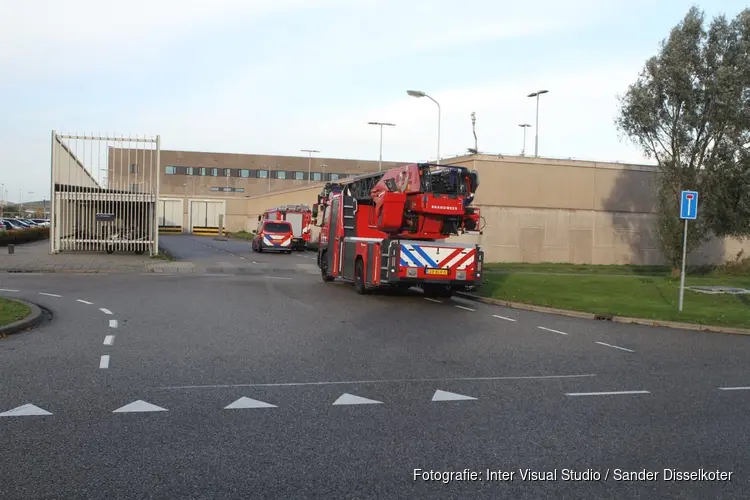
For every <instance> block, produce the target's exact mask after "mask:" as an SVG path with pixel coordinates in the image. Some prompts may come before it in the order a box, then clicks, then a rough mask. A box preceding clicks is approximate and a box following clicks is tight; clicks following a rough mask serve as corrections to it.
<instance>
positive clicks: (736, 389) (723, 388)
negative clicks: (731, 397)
mask: <svg viewBox="0 0 750 500" xmlns="http://www.w3.org/2000/svg"><path fill="white" fill-rule="evenodd" d="M719 390H720V391H750V387H719Z"/></svg>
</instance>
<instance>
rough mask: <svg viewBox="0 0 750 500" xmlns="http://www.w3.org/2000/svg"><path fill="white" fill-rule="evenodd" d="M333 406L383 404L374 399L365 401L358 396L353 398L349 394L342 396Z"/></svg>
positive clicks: (365, 399)
mask: <svg viewBox="0 0 750 500" xmlns="http://www.w3.org/2000/svg"><path fill="white" fill-rule="evenodd" d="M333 404H334V405H373V404H383V402H382V401H375V400H374V399H367V398H362V397H359V396H353V395H351V394H342V395H341V396H340V397H339V398H338V399H337V400H336V401H334V402H333Z"/></svg>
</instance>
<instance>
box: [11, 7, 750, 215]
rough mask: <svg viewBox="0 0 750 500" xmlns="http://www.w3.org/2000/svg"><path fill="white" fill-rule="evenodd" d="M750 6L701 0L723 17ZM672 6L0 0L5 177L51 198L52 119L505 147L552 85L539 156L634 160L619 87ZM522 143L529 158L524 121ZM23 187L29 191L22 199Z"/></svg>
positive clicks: (178, 141)
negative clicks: (621, 128) (623, 133)
mask: <svg viewBox="0 0 750 500" xmlns="http://www.w3.org/2000/svg"><path fill="white" fill-rule="evenodd" d="M745 3H746V2H741V1H737V0H721V1H717V0H715V1H710V2H703V4H702V5H701V6H702V7H703V8H704V9H705V10H706V11H707V13H708V14H709V15H713V14H715V13H718V12H727V13H728V14H729V15H731V16H734V15H736V13H737V12H739V10H740V9H741V8H742V7H743V6H744V4H745ZM690 4H691V2H688V1H677V0H662V1H661V2H654V1H653V0H649V1H646V0H627V1H625V0H569V1H567V2H560V1H558V0H535V1H534V2H519V1H517V0H513V1H506V0H494V1H490V0H464V1H460V2H456V1H444V0H400V1H398V2H397V1H395V0H272V1H263V0H212V1H206V2H202V1H185V0H181V1H176V0H128V1H127V2H104V1H101V0H65V1H62V0H55V1H49V0H24V1H23V2H21V1H17V0H0V47H2V50H0V102H2V108H1V109H2V114H1V115H0V116H1V117H2V118H0V151H1V152H2V156H1V157H2V159H3V163H2V164H0V183H3V184H4V185H5V188H6V189H7V191H8V195H9V199H10V200H12V201H18V199H19V197H20V196H21V195H23V196H24V197H25V199H26V200H28V199H29V198H34V199H40V198H42V197H45V196H48V194H49V168H50V160H49V155H50V152H49V146H50V131H51V130H52V129H56V130H57V131H58V132H59V133H80V134H82V133H84V132H87V133H89V134H90V133H92V132H96V133H107V132H108V133H110V134H112V133H117V134H160V135H161V138H162V148H163V149H178V150H179V149H185V150H193V151H216V152H232V153H260V154H285V155H296V154H304V153H299V150H300V149H306V148H309V149H318V150H321V152H322V156H325V157H333V158H361V159H372V160H376V159H377V157H378V130H377V128H376V127H372V126H368V125H367V124H366V123H367V122H368V121H389V122H393V123H396V125H397V126H396V127H395V128H393V129H386V130H385V138H384V159H386V160H394V161H420V160H428V159H434V158H435V156H436V149H437V107H436V106H435V105H434V104H433V103H432V102H431V101H429V100H427V99H415V98H410V97H408V96H407V95H406V90H407V89H410V88H411V89H417V90H422V91H425V92H427V93H428V94H430V95H431V96H432V97H434V98H435V99H436V100H437V101H438V102H440V104H441V107H442V142H441V156H443V157H447V156H453V155H457V154H460V153H462V152H465V150H466V148H468V147H473V143H474V139H473V136H472V133H471V119H470V115H471V112H472V111H474V112H476V116H477V134H478V136H479V149H480V150H481V151H485V152H491V153H504V154H518V153H520V151H521V148H522V147H523V144H522V142H523V139H522V138H523V134H522V129H521V128H519V127H518V124H519V123H525V122H527V123H530V124H532V125H533V124H534V111H535V103H534V100H533V99H529V98H527V97H526V95H527V94H528V93H530V92H532V91H535V90H538V89H549V91H550V92H549V94H546V95H544V96H543V97H542V102H541V107H540V109H541V111H540V125H539V129H540V130H539V132H540V141H539V154H540V156H550V157H560V158H570V157H572V158H581V159H591V160H606V161H623V162H637V163H644V162H646V160H645V159H644V158H643V157H642V155H641V153H640V151H638V150H637V149H636V148H635V147H633V146H632V145H630V144H629V143H628V142H627V141H624V140H621V139H620V137H619V136H618V132H617V130H616V129H615V127H614V125H613V120H614V117H615V115H616V112H617V100H616V96H617V95H618V94H621V93H622V92H624V91H625V90H626V89H627V86H628V84H630V83H631V82H632V81H633V80H634V79H635V78H636V77H637V74H638V72H639V70H640V69H641V67H642V66H643V63H644V61H645V59H646V58H647V57H649V56H650V55H652V54H654V53H655V52H656V50H657V49H658V44H659V41H660V40H661V39H663V38H664V37H666V36H667V34H668V32H669V29H670V28H671V27H672V26H673V25H675V24H676V23H677V22H679V21H680V20H681V19H682V17H683V16H684V14H685V13H686V12H687V10H688V8H689V7H690ZM526 149H527V153H531V154H533V149H534V129H533V128H531V129H529V135H528V138H527V144H526ZM30 192H33V193H34V194H29V193H30Z"/></svg>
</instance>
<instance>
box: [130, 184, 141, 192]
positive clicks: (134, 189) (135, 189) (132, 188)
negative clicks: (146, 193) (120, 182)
mask: <svg viewBox="0 0 750 500" xmlns="http://www.w3.org/2000/svg"><path fill="white" fill-rule="evenodd" d="M139 187H140V184H131V185H130V190H131V191H133V192H135V193H137V192H138V189H139Z"/></svg>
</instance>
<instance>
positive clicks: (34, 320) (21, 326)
mask: <svg viewBox="0 0 750 500" xmlns="http://www.w3.org/2000/svg"><path fill="white" fill-rule="evenodd" d="M8 300H15V301H16V302H20V303H21V304H24V305H26V306H28V307H29V308H30V309H31V314H29V315H28V316H26V317H25V318H23V319H19V320H18V321H16V322H14V323H11V324H9V325H6V326H2V327H0V338H2V337H5V336H6V335H11V334H14V333H18V332H22V331H24V330H29V329H31V328H34V327H35V326H36V325H38V324H39V323H41V321H42V319H43V318H44V312H43V311H42V308H41V307H39V306H38V305H36V304H32V303H31V302H27V301H25V300H20V299H8Z"/></svg>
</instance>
